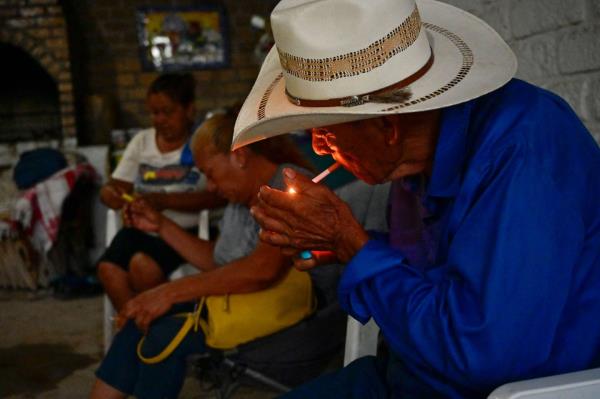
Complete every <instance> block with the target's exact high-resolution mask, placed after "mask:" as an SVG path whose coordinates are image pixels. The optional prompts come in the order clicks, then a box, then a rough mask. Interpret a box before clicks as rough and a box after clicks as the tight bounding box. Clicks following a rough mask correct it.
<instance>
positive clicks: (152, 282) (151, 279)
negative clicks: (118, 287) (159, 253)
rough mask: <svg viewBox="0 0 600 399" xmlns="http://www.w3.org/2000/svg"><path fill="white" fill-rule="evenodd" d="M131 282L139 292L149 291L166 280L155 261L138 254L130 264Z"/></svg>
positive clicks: (143, 254)
mask: <svg viewBox="0 0 600 399" xmlns="http://www.w3.org/2000/svg"><path fill="white" fill-rule="evenodd" d="M129 280H130V282H131V285H132V286H133V288H134V289H135V290H137V291H143V290H147V289H149V288H152V287H154V286H156V285H158V284H160V283H162V282H163V281H164V280H165V275H164V273H163V271H162V270H161V268H160V266H159V265H158V263H156V261H155V260H154V259H152V258H151V257H150V256H148V255H146V254H145V253H143V252H137V253H136V254H135V255H133V256H132V257H131V261H130V262H129Z"/></svg>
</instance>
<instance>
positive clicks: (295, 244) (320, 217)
mask: <svg viewBox="0 0 600 399" xmlns="http://www.w3.org/2000/svg"><path fill="white" fill-rule="evenodd" d="M284 180H285V183H286V185H287V186H288V187H289V188H294V190H295V191H296V193H294V194H292V193H289V192H283V191H279V190H275V189H272V188H270V187H266V186H263V187H261V189H260V192H259V195H258V198H259V201H258V204H257V205H256V206H254V207H252V209H251V211H252V214H253V215H254V217H255V219H256V220H257V222H258V223H259V224H260V226H261V227H262V230H261V232H260V238H261V240H263V241H264V242H267V243H269V244H271V245H276V246H279V247H284V248H285V247H288V248H290V247H291V248H295V249H297V250H306V249H308V250H321V251H322V250H325V251H332V252H334V253H335V254H336V256H337V258H338V259H339V260H340V261H342V262H347V261H348V260H350V259H351V258H352V257H353V256H354V254H356V252H358V250H359V249H360V248H362V246H363V245H364V244H365V243H366V242H367V241H368V236H367V234H366V232H365V231H364V230H363V228H362V227H361V226H360V225H359V224H358V222H357V221H356V220H355V219H354V216H353V215H352V211H351V210H350V207H348V205H347V204H345V203H344V202H343V201H342V200H340V199H339V198H338V197H337V196H336V195H335V194H334V193H333V192H332V191H331V190H329V189H328V188H327V187H325V186H322V185H318V184H315V183H313V182H312V181H311V180H310V179H309V178H308V177H306V176H304V175H302V174H299V173H296V172H295V171H294V170H293V169H285V170H284ZM285 252H290V250H289V249H287V250H286V251H285ZM317 263H318V262H317V259H315V260H313V261H310V260H309V261H308V262H301V261H298V262H296V264H297V266H298V267H300V268H303V269H304V268H310V267H314V266H315V265H316V264H317Z"/></svg>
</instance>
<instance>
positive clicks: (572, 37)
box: [444, 0, 600, 142]
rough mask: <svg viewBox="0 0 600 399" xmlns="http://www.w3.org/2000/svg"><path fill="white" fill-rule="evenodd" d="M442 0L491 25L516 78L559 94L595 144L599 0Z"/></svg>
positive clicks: (599, 100) (598, 130)
mask: <svg viewBox="0 0 600 399" xmlns="http://www.w3.org/2000/svg"><path fill="white" fill-rule="evenodd" d="M444 1H446V2H447V3H450V4H453V5H455V6H457V7H460V8H462V9H465V10H467V11H469V12H472V13H473V14H475V15H477V16H478V17H480V18H481V19H483V20H485V21H486V22H487V23H489V24H490V25H491V26H492V27H493V28H494V29H496V30H497V31H498V33H500V35H501V36H502V37H503V38H504V40H506V41H507V42H508V44H509V45H510V46H511V47H512V49H513V50H514V51H515V53H516V55H517V58H518V60H519V70H518V72H517V77H519V78H521V79H523V80H526V81H529V82H531V83H534V84H537V85H539V86H542V87H545V88H547V89H549V90H551V91H553V92H555V93H557V94H559V95H560V96H562V97H563V98H564V99H565V100H567V101H568V102H569V104H570V105H571V107H573V109H574V110H575V111H576V112H577V114H578V115H579V116H580V117H581V118H582V120H583V122H584V123H585V125H586V126H587V127H588V129H589V130H590V131H591V132H592V134H593V135H594V137H595V138H596V141H598V142H600V94H599V93H600V1H599V0H568V1H565V0H444Z"/></svg>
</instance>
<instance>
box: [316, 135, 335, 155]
mask: <svg viewBox="0 0 600 399" xmlns="http://www.w3.org/2000/svg"><path fill="white" fill-rule="evenodd" d="M312 148H313V151H314V152H315V153H316V154H317V155H329V154H331V153H333V151H331V148H329V146H328V145H327V141H326V140H325V138H324V137H323V136H322V135H321V134H318V133H313V134H312Z"/></svg>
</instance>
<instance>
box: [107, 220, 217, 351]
mask: <svg viewBox="0 0 600 399" xmlns="http://www.w3.org/2000/svg"><path fill="white" fill-rule="evenodd" d="M120 228H121V217H120V215H119V213H118V212H117V211H115V210H113V209H109V210H108V211H107V213H106V245H107V246H108V245H110V242H111V241H112V239H113V237H114V236H115V235H116V234H117V231H119V229H120ZM208 233H209V219H208V210H206V209H205V210H203V211H201V212H200V213H199V216H198V237H199V238H201V239H203V240H208V238H209V234H208ZM193 273H198V269H196V268H195V267H193V266H192V265H190V264H185V265H181V266H180V267H179V268H178V269H177V270H175V271H174V272H173V273H172V274H171V279H178V278H181V277H184V276H188V275H190V274H193ZM115 314H116V313H115V308H114V307H113V306H112V303H111V302H110V299H109V298H108V296H107V295H106V294H105V295H104V352H106V351H108V348H109V347H110V343H111V342H112V339H113V336H114V334H115V331H114V321H113V320H114V317H115Z"/></svg>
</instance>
